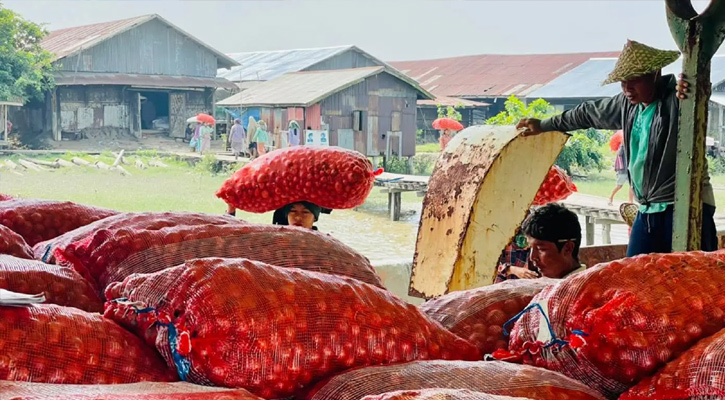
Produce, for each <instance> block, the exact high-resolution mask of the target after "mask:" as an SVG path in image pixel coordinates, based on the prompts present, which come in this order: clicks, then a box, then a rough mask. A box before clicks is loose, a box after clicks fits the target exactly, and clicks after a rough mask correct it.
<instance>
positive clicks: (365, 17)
mask: <svg viewBox="0 0 725 400" xmlns="http://www.w3.org/2000/svg"><path fill="white" fill-rule="evenodd" d="M0 1H2V3H3V5H4V6H5V7H7V8H9V9H12V10H14V11H16V12H18V13H20V14H21V15H22V16H23V17H24V18H26V19H28V20H31V21H34V22H37V23H43V24H46V26H47V28H48V29H49V30H54V29H60V28H67V27H73V26H79V25H86V24H91V23H97V22H106V21H112V20H117V19H123V18H131V17H135V16H139V15H144V14H159V15H161V16H162V17H164V18H166V19H168V20H170V21H171V22H172V23H174V24H175V25H177V26H179V27H181V28H182V29H184V30H185V31H187V32H189V33H190V34H192V35H194V36H195V37H197V38H199V39H201V40H202V41H204V42H206V43H208V44H210V45H211V46H213V47H216V48H217V49H218V50H221V51H223V52H226V53H232V52H245V51H265V50H283V49H296V48H313V47H328V46H340V45H357V46H358V47H360V48H362V49H363V50H365V51H367V52H368V53H370V54H372V55H374V56H376V57H378V58H381V59H383V60H385V61H403V60H422V59H433V58H444V57H453V56H463V55H473V54H485V53H496V54H541V53H572V52H593V51H618V50H621V48H622V46H623V45H624V43H625V42H626V40H627V39H628V38H629V39H633V40H637V41H640V42H644V43H646V44H649V45H651V46H654V47H659V48H669V49H676V46H675V43H674V41H673V39H672V36H671V34H670V31H669V29H668V27H667V21H666V18H665V6H664V0H608V1H595V0H578V1H577V0H569V1H546V0H535V1H520V0H507V1H493V0H387V1H379V0H327V1H322V0H268V1H234V0H226V1H214V0H203V1H192V0H176V1H168V0H163V1H162V0H158V1H156V0H144V1H133V0H123V1H117V0H43V1H41V0H0ZM693 3H694V4H695V7H696V8H697V9H698V10H702V9H704V8H705V7H706V6H707V2H706V1H699V2H698V1H696V2H693ZM719 53H721V54H725V47H724V48H721V49H720V51H719Z"/></svg>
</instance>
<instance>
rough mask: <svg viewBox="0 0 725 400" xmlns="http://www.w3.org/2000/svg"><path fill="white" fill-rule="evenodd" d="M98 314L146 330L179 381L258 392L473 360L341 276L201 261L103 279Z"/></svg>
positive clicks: (469, 348)
mask: <svg viewBox="0 0 725 400" xmlns="http://www.w3.org/2000/svg"><path fill="white" fill-rule="evenodd" d="M106 297H107V298H109V299H119V300H117V301H111V302H109V303H107V308H106V313H105V315H107V316H109V317H111V318H113V319H114V320H116V321H118V322H119V323H121V324H122V325H124V326H126V327H127V328H128V329H130V330H132V331H133V332H136V333H137V334H138V335H140V336H141V337H145V338H146V340H147V341H148V342H149V343H152V344H155V345H156V348H157V349H158V350H159V351H160V352H161V354H162V355H163V356H164V358H165V359H166V361H167V363H168V364H169V365H175V366H176V368H177V370H178V371H179V375H180V376H181V377H182V379H184V380H188V381H190V382H193V383H203V384H213V385H216V386H224V387H240V388H244V389H247V390H249V391H250V392H252V393H254V394H256V395H258V396H261V397H264V398H283V397H286V396H291V395H295V394H298V393H299V392H300V391H301V390H303V389H305V388H307V387H309V386H310V385H312V384H314V383H315V382H317V381H319V380H322V379H325V378H328V377H330V376H333V375H336V374H338V373H340V372H342V371H344V370H346V369H350V368H354V367H359V366H367V365H376V364H387V363H396V362H405V361H410V360H418V359H439V358H441V359H480V354H479V352H478V350H477V349H476V347H475V346H473V345H471V344H470V343H468V342H467V341H465V340H463V339H461V338H459V337H457V336H455V335H454V334H452V333H450V332H448V331H447V330H445V329H444V328H443V327H441V326H440V325H439V324H437V323H435V322H433V321H430V320H429V319H427V318H426V317H425V315H423V314H422V313H421V312H420V311H419V310H418V309H417V308H416V307H415V306H413V305H410V304H407V303H405V302H404V301H402V300H400V299H398V298H397V297H395V296H394V295H393V294H391V293H389V292H387V291H386V290H383V289H380V288H377V287H375V286H372V285H369V284H367V283H363V282H360V281H358V280H355V279H352V278H346V277H338V276H332V275H327V274H321V273H317V272H309V271H304V270H301V269H297V268H279V267H274V266H271V265H267V264H262V263H259V262H253V261H248V260H242V259H218V258H206V259H199V260H193V261H190V262H187V263H186V264H185V265H181V266H179V267H176V268H170V269H166V270H164V271H161V272H157V273H155V274H138V275H132V276H130V277H128V278H126V280H124V282H123V283H114V284H111V285H109V287H108V288H107V290H106Z"/></svg>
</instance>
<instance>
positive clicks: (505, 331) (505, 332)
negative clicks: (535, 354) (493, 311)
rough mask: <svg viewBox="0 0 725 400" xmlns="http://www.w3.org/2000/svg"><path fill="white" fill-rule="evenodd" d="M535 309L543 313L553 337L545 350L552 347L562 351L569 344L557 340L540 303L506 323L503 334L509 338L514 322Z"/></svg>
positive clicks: (527, 308)
mask: <svg viewBox="0 0 725 400" xmlns="http://www.w3.org/2000/svg"><path fill="white" fill-rule="evenodd" d="M534 308H537V309H538V310H539V312H541V315H542V316H543V317H544V321H546V327H547V328H548V329H549V334H550V335H551V338H552V339H551V342H549V343H548V344H547V345H546V346H544V348H545V349H546V348H549V347H552V346H558V348H559V349H561V348H562V347H563V346H565V345H567V344H569V342H567V341H566V340H561V339H557V337H556V333H554V328H553V327H552V326H551V321H549V317H548V316H546V313H544V309H543V308H541V304H539V303H533V304H529V305H528V306H527V307H526V308H524V309H523V310H521V312H520V313H518V314H516V315H514V316H513V318H511V319H510V320H508V321H506V323H505V324H503V334H504V336H506V337H508V336H510V335H511V333H510V332H509V330H508V327H509V326H511V324H513V323H514V322H516V321H518V320H519V318H521V317H522V316H524V314H526V313H528V312H529V311H531V310H533V309H534Z"/></svg>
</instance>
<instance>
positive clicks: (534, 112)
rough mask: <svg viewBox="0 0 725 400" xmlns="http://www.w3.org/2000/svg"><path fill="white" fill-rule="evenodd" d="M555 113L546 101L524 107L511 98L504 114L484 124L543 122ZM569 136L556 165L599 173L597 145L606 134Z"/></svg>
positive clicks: (600, 161) (593, 132)
mask: <svg viewBox="0 0 725 400" xmlns="http://www.w3.org/2000/svg"><path fill="white" fill-rule="evenodd" d="M556 114H557V111H556V109H554V107H553V106H552V105H551V104H549V103H548V102H547V101H546V100H543V99H538V100H535V101H532V102H531V103H529V104H528V105H525V104H524V102H522V101H521V100H519V99H518V98H516V96H511V97H510V98H509V99H508V100H506V104H505V105H504V111H502V112H500V113H499V114H498V115H496V116H495V117H492V118H489V119H488V121H486V123H487V124H489V125H516V124H517V123H518V122H519V120H521V119H522V118H538V119H544V118H548V117H551V116H554V115H556ZM570 133H571V134H572V137H571V138H569V141H567V143H566V146H564V149H563V150H562V151H561V154H559V158H558V159H557V160H556V165H558V166H560V167H561V168H563V169H564V170H566V172H567V173H569V174H571V173H572V170H573V169H575V168H576V169H578V170H580V171H582V172H589V171H591V170H594V169H596V170H599V171H601V170H602V168H604V166H605V163H604V155H603V154H602V151H601V145H602V144H604V143H605V142H606V141H607V136H608V135H606V134H603V133H602V132H600V131H597V130H596V129H589V130H579V131H574V132H570Z"/></svg>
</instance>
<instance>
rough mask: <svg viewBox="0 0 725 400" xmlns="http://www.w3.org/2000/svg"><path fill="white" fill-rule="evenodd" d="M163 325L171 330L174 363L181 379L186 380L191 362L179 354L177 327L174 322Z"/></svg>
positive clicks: (170, 339) (170, 340) (170, 342)
mask: <svg viewBox="0 0 725 400" xmlns="http://www.w3.org/2000/svg"><path fill="white" fill-rule="evenodd" d="M162 325H163V326H166V327H167V328H168V330H169V347H171V357H172V358H173V359H174V365H175V366H176V371H177V372H178V373H179V379H181V380H182V381H186V378H187V377H188V376H189V371H190V370H191V363H190V362H189V360H187V359H186V358H185V357H184V356H182V355H181V354H179V352H178V351H177V349H176V347H177V339H178V334H177V332H176V327H175V326H174V324H172V323H168V324H162Z"/></svg>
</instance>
